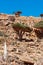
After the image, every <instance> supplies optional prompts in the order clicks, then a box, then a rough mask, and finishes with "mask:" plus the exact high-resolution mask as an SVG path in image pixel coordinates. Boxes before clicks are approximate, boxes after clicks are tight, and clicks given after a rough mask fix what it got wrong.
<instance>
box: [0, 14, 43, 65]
mask: <svg viewBox="0 0 43 65" xmlns="http://www.w3.org/2000/svg"><path fill="white" fill-rule="evenodd" d="M0 16H2V15H0ZM3 16H4V19H3V20H1V21H0V31H2V32H4V33H5V34H6V35H7V36H6V35H5V39H6V42H7V47H8V61H7V64H8V63H9V64H11V65H24V62H23V61H22V60H23V59H24V58H25V59H27V60H28V58H29V59H30V60H33V62H34V63H36V62H38V61H39V59H40V58H42V57H43V38H42V39H39V38H37V36H36V34H35V32H34V31H32V32H31V33H27V32H26V33H25V34H24V36H23V41H22V42H20V41H19V40H18V39H15V38H16V36H17V35H16V32H15V31H14V30H13V28H12V26H11V23H12V21H8V19H7V20H6V17H8V16H10V15H6V17H5V15H3ZM14 17H15V16H14ZM1 19H2V18H1ZM40 20H41V18H38V17H37V18H36V17H24V16H20V17H17V18H16V17H15V21H14V23H16V22H21V23H24V24H26V25H28V26H30V27H32V28H33V26H34V24H35V23H36V22H38V21H40ZM8 22H11V23H10V24H9V25H8V26H5V25H6V24H7V23H8ZM5 39H4V38H3V36H0V65H7V64H6V62H4V61H3V59H2V56H3V51H4V50H3V46H4V40H5ZM31 39H32V40H33V41H31ZM26 55H27V56H26ZM25 59H24V60H25ZM9 64H8V65H9ZM39 65H40V63H39Z"/></svg>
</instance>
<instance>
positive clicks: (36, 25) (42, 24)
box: [34, 21, 43, 29]
mask: <svg viewBox="0 0 43 65" xmlns="http://www.w3.org/2000/svg"><path fill="white" fill-rule="evenodd" d="M34 28H39V29H43V21H40V22H38V23H36V24H35V25H34Z"/></svg>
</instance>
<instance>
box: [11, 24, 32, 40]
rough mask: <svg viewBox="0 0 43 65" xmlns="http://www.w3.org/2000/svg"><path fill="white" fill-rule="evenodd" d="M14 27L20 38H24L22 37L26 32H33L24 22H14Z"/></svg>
mask: <svg viewBox="0 0 43 65" xmlns="http://www.w3.org/2000/svg"><path fill="white" fill-rule="evenodd" d="M12 27H13V29H14V30H15V31H16V33H17V35H18V36H19V39H20V40H22V37H23V35H24V33H25V32H31V31H32V29H31V28H30V27H28V26H27V25H25V24H22V23H15V24H14V23H13V24H12Z"/></svg>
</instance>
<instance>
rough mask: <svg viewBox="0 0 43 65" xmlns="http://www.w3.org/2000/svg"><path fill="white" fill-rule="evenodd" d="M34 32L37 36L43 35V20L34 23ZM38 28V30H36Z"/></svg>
mask: <svg viewBox="0 0 43 65" xmlns="http://www.w3.org/2000/svg"><path fill="white" fill-rule="evenodd" d="M34 28H36V29H35V33H36V35H37V37H39V38H42V37H43V21H40V22H38V23H36V24H35V25H34ZM37 29H38V30H37Z"/></svg>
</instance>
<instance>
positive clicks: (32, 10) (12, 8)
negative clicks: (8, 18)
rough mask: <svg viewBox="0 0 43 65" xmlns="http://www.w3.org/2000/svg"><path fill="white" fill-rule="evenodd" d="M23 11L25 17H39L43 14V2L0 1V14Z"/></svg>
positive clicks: (33, 0)
mask: <svg viewBox="0 0 43 65" xmlns="http://www.w3.org/2000/svg"><path fill="white" fill-rule="evenodd" d="M16 11H22V15H23V16H39V15H40V14H41V13H43V0H0V13H7V14H12V12H16Z"/></svg>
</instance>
